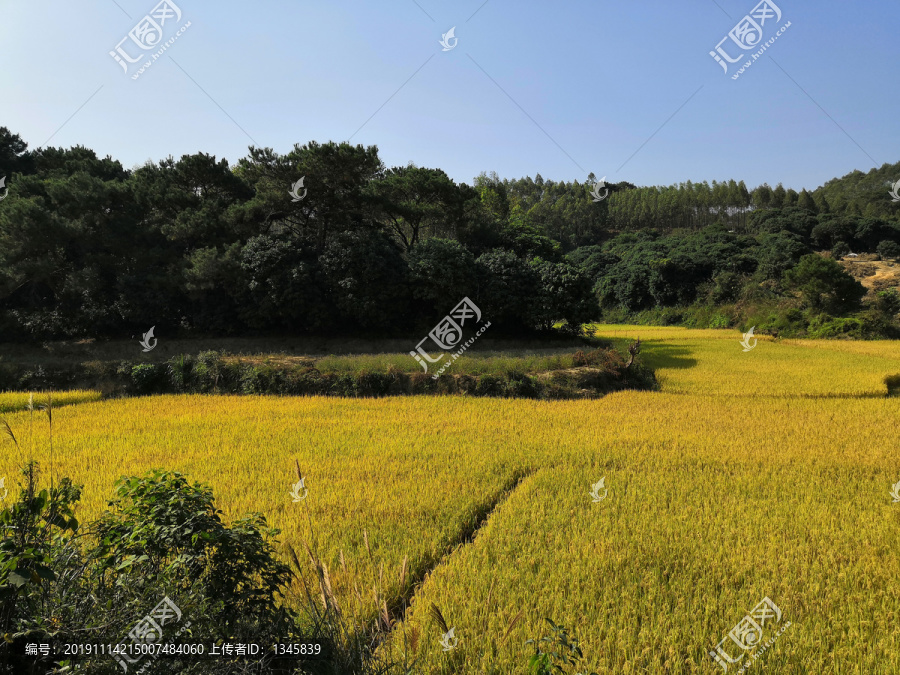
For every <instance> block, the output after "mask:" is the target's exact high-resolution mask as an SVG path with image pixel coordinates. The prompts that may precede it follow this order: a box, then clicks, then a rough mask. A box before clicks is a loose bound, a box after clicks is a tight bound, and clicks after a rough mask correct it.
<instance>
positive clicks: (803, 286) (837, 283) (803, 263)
mask: <svg viewBox="0 0 900 675" xmlns="http://www.w3.org/2000/svg"><path fill="white" fill-rule="evenodd" d="M784 279H785V283H786V285H787V287H788V288H791V289H795V290H798V291H800V293H801V294H802V296H803V300H804V301H805V302H806V304H807V305H808V306H810V307H812V308H813V309H815V310H820V311H825V312H828V313H830V314H836V315H839V314H842V313H845V312H852V311H855V310H857V309H859V306H860V301H861V300H862V298H863V296H864V295H865V294H866V289H865V288H864V287H863V285H862V284H861V283H859V282H858V281H857V280H856V279H854V278H853V277H852V276H850V275H849V274H847V273H846V272H845V271H844V269H843V267H841V266H840V265H839V264H838V263H837V262H836V261H834V260H832V259H831V258H823V257H822V256H820V255H817V254H815V253H813V254H810V255H807V256H804V257H803V258H801V259H800V262H799V263H798V264H797V266H796V267H795V268H793V269H791V270H788V272H786V273H785V276H784Z"/></svg>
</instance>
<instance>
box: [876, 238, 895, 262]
mask: <svg viewBox="0 0 900 675" xmlns="http://www.w3.org/2000/svg"><path fill="white" fill-rule="evenodd" d="M875 251H876V252H877V253H878V255H879V256H881V259H882V260H896V259H897V258H900V244H898V243H897V242H896V241H889V240H888V241H883V242H881V243H880V244H878V247H877V248H876V249H875Z"/></svg>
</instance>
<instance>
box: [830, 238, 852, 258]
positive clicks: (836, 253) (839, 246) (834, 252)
mask: <svg viewBox="0 0 900 675" xmlns="http://www.w3.org/2000/svg"><path fill="white" fill-rule="evenodd" d="M849 253H850V247H849V246H847V244H845V243H844V242H842V241H839V242H837V243H836V244H835V245H834V246H832V247H831V257H832V258H833V259H835V260H840V259H841V258H843V257H844V256H846V255H848V254H849Z"/></svg>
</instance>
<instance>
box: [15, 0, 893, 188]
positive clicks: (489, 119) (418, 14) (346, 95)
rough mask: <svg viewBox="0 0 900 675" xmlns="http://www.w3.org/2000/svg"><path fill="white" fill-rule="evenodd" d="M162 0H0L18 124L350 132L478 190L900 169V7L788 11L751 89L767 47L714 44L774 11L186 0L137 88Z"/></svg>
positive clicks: (723, 5)
mask: <svg viewBox="0 0 900 675" xmlns="http://www.w3.org/2000/svg"><path fill="white" fill-rule="evenodd" d="M157 1H158V0H92V1H91V2H72V1H71V0H65V1H64V0H28V1H27V2H26V1H25V0H0V17H2V21H0V126H7V127H9V128H10V129H11V130H12V131H13V132H15V133H18V134H20V135H21V136H22V137H23V139H24V140H25V141H27V142H28V144H29V146H30V147H32V148H35V147H38V146H41V145H43V144H45V143H47V142H48V140H49V145H55V146H64V147H69V146H72V145H85V146H88V147H90V148H92V149H94V150H95V151H96V152H97V153H98V154H99V155H101V156H103V155H107V154H109V155H112V156H113V157H114V158H116V159H119V160H120V161H121V162H122V163H123V164H124V165H125V166H126V167H129V168H130V167H133V166H135V165H138V164H142V163H143V162H145V161H146V160H148V159H151V160H154V161H158V160H160V159H163V158H165V157H167V156H169V155H173V156H175V157H180V156H181V155H183V154H186V153H193V152H198V151H202V152H207V153H211V154H214V155H216V156H218V157H226V158H227V159H228V160H229V161H231V162H235V161H236V160H237V159H238V158H240V157H242V156H244V155H245V154H246V153H247V147H248V146H249V145H251V144H253V145H258V146H266V147H271V148H274V149H275V150H276V151H278V152H282V153H283V152H288V151H289V150H290V149H291V147H292V146H293V144H294V143H297V142H299V143H305V142H307V141H309V140H317V141H322V142H324V141H329V140H335V141H341V140H348V139H352V142H354V143H363V144H366V145H370V144H374V145H377V146H378V148H379V151H380V155H381V158H382V160H383V161H384V162H385V163H386V164H387V165H388V166H396V165H405V164H407V163H408V162H410V161H412V162H415V163H416V164H417V165H419V166H426V167H438V168H441V169H444V170H445V171H446V172H447V173H448V174H449V175H450V176H451V177H452V178H454V179H455V180H457V181H464V182H468V183H471V182H472V179H473V178H474V177H475V176H476V175H477V174H478V173H479V172H481V171H496V172H497V173H498V174H499V175H500V176H501V177H506V178H518V177H521V176H526V175H530V176H534V175H535V174H536V173H538V172H540V173H541V175H542V176H543V177H544V178H545V179H556V180H579V181H583V180H584V179H585V177H586V176H587V174H588V173H589V172H594V173H595V174H596V176H597V177H598V178H601V177H603V176H606V177H607V180H609V181H621V180H627V181H630V182H632V183H635V184H638V185H668V184H672V183H678V182H681V181H685V180H688V179H690V180H693V181H702V180H709V181H711V180H713V179H717V180H723V179H729V178H734V179H743V180H745V181H746V182H747V185H748V186H749V187H750V188H751V189H752V188H753V187H755V186H756V185H758V184H760V183H762V182H764V181H765V182H768V183H770V184H771V185H773V186H774V185H775V184H776V183H778V182H783V183H784V184H785V186H786V187H793V188H795V189H797V190H799V189H801V188H804V187H806V188H815V187H817V186H819V185H821V184H822V183H823V182H825V181H827V180H829V179H831V178H834V177H838V176H842V175H844V174H846V173H848V172H850V171H852V170H854V169H859V170H861V171H864V172H866V171H868V170H870V169H871V168H873V167H876V166H881V165H882V164H884V163H894V162H897V161H900V86H898V84H900V81H898V80H900V38H898V35H900V3H898V1H897V0H890V1H889V0H869V1H867V2H859V3H849V2H838V1H837V0H816V1H815V2H812V0H803V1H799V0H776V2H777V7H778V9H779V10H780V11H781V12H782V17H781V20H780V21H779V20H777V18H776V17H775V16H774V12H773V11H769V12H759V11H758V12H757V14H763V15H765V14H769V15H771V16H770V18H769V19H768V20H767V21H765V23H764V24H763V25H760V28H762V30H763V32H764V37H763V40H762V41H763V42H765V41H768V40H770V39H772V37H774V35H775V34H776V33H777V31H778V30H779V29H780V28H781V27H782V26H783V25H784V24H786V23H787V22H790V24H791V25H790V27H789V28H788V29H787V30H785V31H784V33H783V34H782V35H781V36H780V37H778V38H777V40H776V41H775V42H774V44H772V46H770V47H769V48H768V49H767V51H766V52H765V53H764V54H763V55H762V56H761V57H760V58H759V60H758V61H756V62H754V63H753V65H752V66H751V67H750V68H749V69H747V70H746V72H744V73H743V74H741V76H740V77H739V78H738V79H737V80H733V79H732V78H731V76H732V75H733V74H735V73H736V72H737V67H738V66H739V65H740V64H742V63H744V62H745V61H746V60H748V59H750V54H751V53H752V52H753V51H755V50H756V48H754V49H750V50H745V53H746V56H745V57H744V58H743V59H741V61H740V63H739V64H735V65H732V66H730V68H729V73H728V74H725V73H724V72H723V70H722V67H721V66H720V65H719V64H717V63H716V61H715V60H714V59H713V58H712V57H711V56H710V54H709V53H710V51H712V50H714V49H715V48H716V46H717V45H718V44H719V42H720V40H722V39H723V38H727V39H726V42H725V43H722V49H723V50H724V52H725V53H726V54H728V55H730V56H731V57H732V58H734V57H737V56H738V55H739V54H740V53H741V49H740V48H739V47H738V46H737V44H736V43H735V42H733V41H732V40H731V38H728V37H727V36H728V34H729V31H731V30H732V29H733V28H735V26H736V25H737V24H738V22H739V21H741V20H742V19H743V17H744V16H745V15H748V14H751V13H752V10H754V8H755V7H756V1H757V0H686V1H685V2H673V1H672V0H642V1H641V2H627V1H626V2H610V1H608V0H591V1H588V0H570V1H566V0H556V1H553V2H547V1H542V2H531V1H526V2H522V1H521V0H520V1H519V2H512V1H511V0H488V1H487V2H484V0H459V1H456V2H449V1H443V2H439V1H438V0H384V1H379V2H358V1H351V0H327V1H320V2H305V1H297V2H287V1H279V0H260V1H259V2H256V3H251V2H238V1H236V0H217V1H216V2H212V1H208V0H207V1H203V2H201V1H200V0H174V2H175V3H176V4H177V7H178V9H179V10H180V11H181V13H182V16H181V17H180V19H179V18H177V16H176V15H175V12H174V11H172V10H171V9H170V11H169V12H168V14H169V15H171V17H172V18H169V19H168V20H166V21H165V22H164V23H163V24H160V22H159V21H157V24H158V25H160V28H161V29H162V30H163V40H169V39H171V37H173V36H174V35H175V33H176V32H177V31H178V30H179V28H180V27H181V26H183V25H184V24H186V23H187V22H190V27H189V28H187V30H185V31H184V32H183V34H181V35H180V36H178V37H177V39H176V40H175V42H174V43H173V44H172V45H171V46H170V47H168V49H167V50H166V51H165V52H164V53H163V54H162V56H161V57H160V58H159V59H157V60H156V61H155V62H153V65H152V66H151V67H150V68H148V69H147V70H146V72H144V73H143V74H141V75H140V76H139V77H138V79H136V80H135V79H132V75H133V74H134V73H136V72H137V64H136V65H134V66H131V69H130V70H129V71H128V73H126V72H124V71H123V69H122V67H121V66H120V65H119V64H118V63H117V62H116V61H115V60H114V59H113V57H112V56H110V54H109V52H110V51H114V50H115V49H116V47H117V45H119V43H120V41H121V40H122V39H123V38H127V36H128V34H129V31H131V29H132V28H134V27H135V26H136V24H138V23H139V22H140V21H141V20H142V19H143V17H144V16H145V15H147V14H150V13H151V10H153V9H154V7H155V6H156V2H157ZM163 9H166V8H163ZM763 9H765V8H763ZM157 13H158V14H159V12H157ZM163 14H164V15H165V14H166V12H163ZM757 24H758V25H759V21H757ZM452 27H455V31H454V32H455V37H456V40H457V41H454V40H449V41H448V44H455V47H454V48H453V49H450V50H448V51H444V50H443V48H442V46H441V44H440V40H441V36H442V34H443V33H446V32H447V31H448V30H449V29H450V28H452ZM145 35H149V36H151V37H152V36H154V32H153V31H152V30H151V31H150V32H149V33H146V34H145ZM748 36H749V37H750V38H751V39H753V38H755V37H756V36H755V34H754V31H753V30H751V31H750V32H749V33H748ZM119 46H120V48H121V49H122V50H123V51H124V53H125V54H127V55H128V56H129V57H132V58H137V56H138V55H139V54H140V53H141V51H140V48H139V47H138V45H137V44H136V43H135V42H133V41H132V40H131V39H130V38H128V39H127V40H126V42H125V43H122V44H121V45H119ZM152 51H153V50H147V51H146V53H147V54H148V55H149V54H151V53H152ZM146 58H147V57H145V58H144V59H142V60H141V61H139V63H143V62H144V61H145V60H146Z"/></svg>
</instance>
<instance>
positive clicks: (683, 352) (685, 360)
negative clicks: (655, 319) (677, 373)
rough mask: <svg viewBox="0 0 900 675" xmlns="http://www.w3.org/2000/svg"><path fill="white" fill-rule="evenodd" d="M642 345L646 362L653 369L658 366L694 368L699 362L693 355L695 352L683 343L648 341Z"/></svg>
mask: <svg viewBox="0 0 900 675" xmlns="http://www.w3.org/2000/svg"><path fill="white" fill-rule="evenodd" d="M642 346H643V350H642V352H643V353H642V356H643V357H644V363H645V364H646V365H647V367H649V368H652V369H653V370H656V369H657V368H678V369H686V368H694V367H695V366H696V365H697V363H698V361H697V359H695V358H693V357H692V356H691V354H692V353H693V352H691V350H690V349H688V348H686V347H684V346H683V345H673V344H669V343H667V342H651V341H647V342H644V343H643V345H642Z"/></svg>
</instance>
